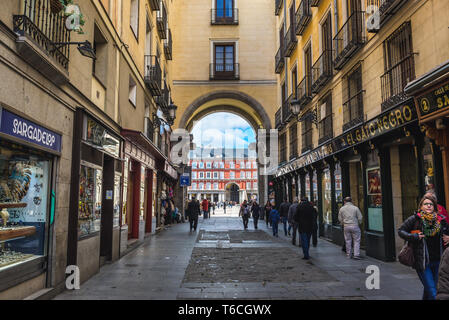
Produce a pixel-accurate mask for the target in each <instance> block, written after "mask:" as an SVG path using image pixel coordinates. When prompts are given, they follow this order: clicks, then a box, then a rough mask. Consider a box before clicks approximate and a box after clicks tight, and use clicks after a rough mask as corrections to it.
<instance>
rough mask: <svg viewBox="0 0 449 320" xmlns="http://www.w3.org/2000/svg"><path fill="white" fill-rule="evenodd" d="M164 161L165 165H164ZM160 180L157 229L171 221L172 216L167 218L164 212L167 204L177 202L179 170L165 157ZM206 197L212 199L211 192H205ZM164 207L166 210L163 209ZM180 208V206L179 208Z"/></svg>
mask: <svg viewBox="0 0 449 320" xmlns="http://www.w3.org/2000/svg"><path fill="white" fill-rule="evenodd" d="M162 163H163V165H162ZM158 181H159V182H160V190H161V193H160V197H159V199H158V200H159V205H158V208H159V210H158V216H157V220H156V222H157V227H156V228H157V229H158V230H160V229H161V227H162V226H163V225H164V224H167V223H168V222H170V221H171V218H169V219H167V217H164V216H163V214H164V213H165V208H166V206H169V205H170V206H172V208H173V207H174V203H175V199H174V198H175V194H174V190H175V187H176V183H177V182H178V172H177V171H176V169H175V168H174V167H173V166H172V165H171V164H170V162H169V161H168V160H167V159H165V160H164V162H161V163H160V170H159V179H158ZM204 197H207V198H208V199H209V201H210V200H211V194H204ZM162 207H164V210H162ZM178 209H179V208H178Z"/></svg>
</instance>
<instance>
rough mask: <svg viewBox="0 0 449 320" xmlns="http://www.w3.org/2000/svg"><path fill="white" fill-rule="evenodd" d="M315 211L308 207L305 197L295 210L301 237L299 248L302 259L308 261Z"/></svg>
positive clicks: (308, 203)
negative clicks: (300, 247)
mask: <svg viewBox="0 0 449 320" xmlns="http://www.w3.org/2000/svg"><path fill="white" fill-rule="evenodd" d="M314 211H315V210H314V209H313V207H312V206H311V205H310V202H309V201H308V199H307V197H304V198H302V199H301V203H300V204H299V205H298V207H297V208H296V217H297V222H298V230H299V234H300V235H301V246H302V252H303V254H304V257H303V259H304V260H309V259H310V255H309V247H310V237H311V236H312V232H313V219H314V218H315V212H314Z"/></svg>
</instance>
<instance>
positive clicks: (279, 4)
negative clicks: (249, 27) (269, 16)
mask: <svg viewBox="0 0 449 320" xmlns="http://www.w3.org/2000/svg"><path fill="white" fill-rule="evenodd" d="M283 3H284V0H276V2H275V8H274V14H275V15H276V16H278V15H279V12H281V9H282V4H283Z"/></svg>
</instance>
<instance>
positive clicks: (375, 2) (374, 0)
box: [366, 0, 407, 33]
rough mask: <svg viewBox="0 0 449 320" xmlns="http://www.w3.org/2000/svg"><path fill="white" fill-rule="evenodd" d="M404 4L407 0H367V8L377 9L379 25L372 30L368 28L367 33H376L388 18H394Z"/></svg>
mask: <svg viewBox="0 0 449 320" xmlns="http://www.w3.org/2000/svg"><path fill="white" fill-rule="evenodd" d="M406 3H407V0H367V3H366V5H367V8H368V7H369V6H374V7H375V8H379V9H378V10H379V14H380V25H379V26H378V27H376V26H373V27H372V28H368V32H371V33H377V32H378V31H379V30H380V28H381V27H382V26H383V25H384V24H385V23H386V22H387V21H388V20H389V18H391V17H392V16H394V15H395V14H396V13H397V12H398V11H399V9H401V7H402V6H403V5H404V4H406Z"/></svg>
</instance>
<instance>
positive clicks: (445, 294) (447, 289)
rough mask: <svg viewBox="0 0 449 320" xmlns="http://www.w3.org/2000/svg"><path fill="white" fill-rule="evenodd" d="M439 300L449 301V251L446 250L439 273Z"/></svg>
mask: <svg viewBox="0 0 449 320" xmlns="http://www.w3.org/2000/svg"><path fill="white" fill-rule="evenodd" d="M437 300H449V249H446V250H444V253H443V256H442V257H441V264H440V270H439V272H438V287H437Z"/></svg>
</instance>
